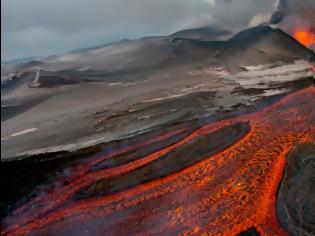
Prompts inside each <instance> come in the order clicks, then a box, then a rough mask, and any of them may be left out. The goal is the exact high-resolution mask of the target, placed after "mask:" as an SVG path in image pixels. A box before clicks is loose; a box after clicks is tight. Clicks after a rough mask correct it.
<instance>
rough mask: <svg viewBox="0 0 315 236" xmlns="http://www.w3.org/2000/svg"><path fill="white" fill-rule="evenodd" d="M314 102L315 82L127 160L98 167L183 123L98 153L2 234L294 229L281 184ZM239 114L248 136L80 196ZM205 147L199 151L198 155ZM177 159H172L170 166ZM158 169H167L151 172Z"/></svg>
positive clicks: (310, 130)
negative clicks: (182, 164) (280, 202)
mask: <svg viewBox="0 0 315 236" xmlns="http://www.w3.org/2000/svg"><path fill="white" fill-rule="evenodd" d="M314 104H315V88H314V87H310V88H307V89H304V90H301V91H299V92H296V93H293V94H291V95H288V96H287V97H285V98H283V99H282V100H280V101H278V102H276V103H274V104H273V105H270V106H269V107H266V108H264V109H261V110H260V111H258V112H255V113H251V114H244V115H241V116H239V117H236V118H231V119H226V120H221V121H216V122H213V123H210V124H207V125H204V126H202V127H200V128H199V129H197V130H195V131H193V132H192V133H190V134H189V135H188V136H186V137H185V138H182V139H181V140H179V141H176V142H174V143H173V144H171V145H169V146H166V147H162V148H161V149H159V150H157V151H153V152H152V153H151V154H149V155H144V156H139V158H138V159H136V160H132V161H130V162H127V163H124V164H122V165H120V166H115V167H111V168H104V169H101V170H99V169H97V170H96V171H91V168H93V166H95V165H97V164H98V163H100V162H102V161H104V160H108V159H109V158H115V155H118V154H119V153H122V152H126V151H128V150H134V149H142V148H145V147H148V146H150V145H154V144H155V143H156V142H158V141H162V140H167V139H170V138H172V137H173V136H175V135H177V134H178V133H180V132H182V130H181V131H180V130H179V131H174V132H170V133H166V134H164V135H161V136H158V137H156V138H154V139H152V140H149V141H146V142H144V143H139V144H137V145H133V146H131V147H130V148H127V149H125V150H117V151H114V152H113V153H111V154H108V155H105V156H101V157H91V158H90V159H88V160H86V162H85V163H83V164H79V165H78V166H74V167H73V172H72V176H69V175H65V176H61V177H60V176H59V177H58V178H56V180H55V182H53V183H50V184H47V186H46V188H43V189H49V191H46V192H41V193H39V194H38V195H37V196H35V197H34V198H33V199H30V200H29V201H28V202H26V203H25V204H24V205H22V206H21V207H20V208H18V209H16V210H15V211H14V212H13V213H12V215H10V216H8V217H7V218H6V219H4V221H3V222H2V227H1V230H2V235H50V234H53V235H105V234H106V235H134V234H135V235H150V234H159V235H173V234H176V235H178V234H180V235H203V234H207V235H227V236H230V235H237V234H238V233H240V232H242V231H245V230H247V229H249V228H251V227H255V228H256V229H257V231H258V232H259V233H260V234H261V235H287V233H286V232H285V230H284V229H283V228H282V227H281V225H280V224H279V222H278V220H277V217H276V211H275V207H276V206H275V203H276V192H277V187H278V184H279V182H280V180H281V176H282V171H283V168H284V165H285V156H286V154H287V153H288V152H289V150H290V149H291V148H292V147H294V146H295V145H297V144H300V143H304V142H315V136H314V135H315V107H314ZM239 122H246V123H248V124H249V125H250V130H249V131H248V132H247V134H246V135H245V136H242V138H240V139H239V140H237V141H236V142H234V143H233V144H232V145H230V146H229V147H228V148H226V149H225V150H223V151H219V152H217V153H215V154H212V155H208V156H205V158H204V159H202V161H200V162H197V163H195V164H193V165H191V166H189V167H187V168H185V169H182V170H181V171H178V172H175V173H171V174H169V175H167V176H164V177H162V178H155V179H150V180H149V181H147V182H142V183H141V184H138V185H137V186H132V187H130V188H125V189H123V190H120V191H118V192H115V193H112V194H104V195H100V196H99V197H88V198H85V199H75V198H74V196H75V194H76V193H78V192H79V191H82V190H83V189H88V190H91V189H92V187H91V186H93V184H95V183H96V182H98V181H100V180H103V179H106V178H113V177H117V176H121V175H123V174H126V173H130V172H135V173H136V174H135V176H134V177H135V178H136V179H139V178H140V177H142V175H141V168H144V167H145V166H147V165H149V164H150V163H153V162H158V161H159V160H161V159H163V158H164V159H165V157H166V155H168V157H171V158H172V157H174V158H181V155H178V153H180V150H181V149H180V148H181V147H183V146H185V145H187V144H188V143H190V142H193V145H198V138H200V137H204V136H205V135H207V134H210V135H211V133H214V132H220V130H221V129H223V128H224V127H226V126H228V125H232V124H236V123H239ZM196 140H197V141H196ZM186 150H187V149H186ZM198 154H199V153H191V158H195V157H196V156H197V155H198ZM173 163H174V162H173ZM171 164H172V159H170V162H169V164H168V166H164V167H165V168H170V167H169V166H171ZM155 171H159V170H158V169H155V170H150V173H154V172H155ZM130 181H133V180H132V179H130ZM112 184H115V182H113V183H112ZM101 187H102V186H101ZM103 187H104V186H103ZM105 187H106V188H107V187H108V186H105ZM100 191H101V189H100Z"/></svg>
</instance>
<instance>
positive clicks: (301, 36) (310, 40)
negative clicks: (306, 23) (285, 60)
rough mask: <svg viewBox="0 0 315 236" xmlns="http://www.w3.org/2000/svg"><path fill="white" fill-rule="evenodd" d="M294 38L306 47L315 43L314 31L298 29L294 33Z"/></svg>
mask: <svg viewBox="0 0 315 236" xmlns="http://www.w3.org/2000/svg"><path fill="white" fill-rule="evenodd" d="M294 38H295V39H296V40H297V41H299V42H300V43H301V44H303V45H304V46H306V47H311V46H312V45H315V33H313V32H312V31H306V30H297V31H296V32H295V33H294Z"/></svg>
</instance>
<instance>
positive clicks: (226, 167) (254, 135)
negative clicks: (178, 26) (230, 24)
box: [1, 25, 315, 235]
mask: <svg viewBox="0 0 315 236" xmlns="http://www.w3.org/2000/svg"><path fill="white" fill-rule="evenodd" d="M228 35H230V33H229V32H225V31H221V30H216V29H211V28H198V29H189V30H183V31H179V32H176V33H174V34H171V35H169V36H155V37H146V38H141V39H136V40H123V41H120V42H117V43H112V44H109V45H105V46H99V47H93V48H89V49H82V50H78V51H75V52H70V53H65V54H61V55H55V56H49V57H47V58H44V59H41V60H37V61H30V62H26V63H21V64H16V65H3V66H2V70H1V76H2V78H1V91H2V96H1V110H2V114H1V121H2V122H1V125H2V130H1V147H2V151H1V158H2V161H3V163H2V165H1V166H2V167H1V170H2V173H3V174H2V175H3V176H2V179H3V180H4V181H2V182H1V185H2V189H6V194H5V196H4V198H3V200H2V204H1V212H2V227H1V228H2V229H1V230H2V231H1V232H2V235H47V234H50V233H52V234H54V235H78V234H79V235H103V234H105V233H106V234H107V235H130V234H162V235H164V234H167V235H173V234H186V235H192V234H195V235H200V234H209V235H246V234H249V235H287V234H288V232H289V233H292V232H293V234H294V233H295V231H294V229H295V228H296V227H298V228H299V230H300V231H303V230H304V228H303V227H306V226H305V225H304V224H300V225H299V221H298V220H288V219H287V218H286V217H289V218H290V219H296V218H294V217H295V215H294V214H295V212H296V211H295V210H294V204H295V201H294V200H292V201H291V199H287V198H286V196H287V193H288V192H289V191H292V190H290V189H288V188H287V187H286V186H288V184H287V182H284V181H286V179H293V181H295V179H294V178H295V177H294V176H292V173H291V172H290V173H288V171H285V176H287V177H286V179H285V180H283V182H282V183H281V180H282V176H283V171H284V169H285V168H288V167H286V165H289V166H290V168H292V166H293V164H294V163H293V164H292V163H291V162H292V161H291V162H290V163H289V164H288V163H286V157H287V156H289V157H290V156H291V155H292V154H290V153H292V150H295V149H294V148H296V147H300V145H304V143H311V144H312V143H315V136H314V133H315V123H314V120H315V108H314V105H313V104H315V101H314V99H315V96H314V94H315V91H314V87H312V84H313V83H314V71H313V68H314V61H315V54H314V52H313V51H311V50H310V49H308V48H307V47H306V46H305V45H303V43H302V42H301V41H300V42H299V40H298V39H299V38H298V37H297V39H295V38H293V37H291V36H290V35H288V34H286V33H285V32H283V31H281V30H280V29H274V28H273V27H270V26H268V25H260V26H257V27H254V28H250V29H246V30H244V31H241V32H239V33H237V34H235V35H232V36H229V37H228ZM226 37H228V38H226ZM223 38H224V39H223ZM311 144H307V145H311ZM310 150H313V149H310ZM293 152H294V151H293ZM307 154H308V155H307V156H311V154H309V153H307ZM295 157H296V155H294V158H295ZM290 159H292V158H290ZM297 163H298V162H297ZM303 168H304V167H303ZM306 168H307V167H305V168H304V169H303V170H301V171H302V173H307V174H305V175H306V177H305V179H307V180H308V175H309V174H310V173H311V172H310V171H309V170H305V169H306ZM294 173H295V172H294ZM297 175H298V174H297ZM288 181H290V180H288ZM309 182H310V181H309ZM279 185H281V186H282V187H281V194H280V195H279V197H278V198H277V196H276V194H277V189H278V186H279ZM308 185H309V183H308V184H307V183H306V184H305V186H303V189H308ZM292 188H293V189H295V188H296V187H295V186H294V187H292ZM16 189H19V191H16ZM305 191H306V190H305ZM301 194H303V191H301ZM311 196H312V194H308V195H307V198H311ZM283 199H284V200H283ZM276 205H278V211H277V209H276V207H277V206H276ZM305 205H307V206H312V204H311V203H309V201H308V199H306V200H305ZM284 208H288V209H290V216H287V215H285V214H284V213H283V209H284ZM291 209H293V210H291ZM277 212H280V214H279V215H277V214H278V213H277ZM279 217H281V219H279ZM303 219H304V218H303ZM308 219H309V218H308ZM307 227H309V224H307ZM292 229H293V230H292ZM307 230H309V229H307ZM311 230H312V229H311ZM308 232H309V231H308Z"/></svg>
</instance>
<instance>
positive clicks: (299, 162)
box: [277, 143, 315, 236]
mask: <svg viewBox="0 0 315 236" xmlns="http://www.w3.org/2000/svg"><path fill="white" fill-rule="evenodd" d="M277 214H278V218H279V220H280V223H281V224H282V225H283V227H284V228H285V229H286V230H287V231H288V232H289V233H290V234H291V235H293V236H311V235H315V144H314V143H306V144H301V145H298V146H296V147H295V148H294V149H293V150H292V151H291V152H290V153H289V154H288V155H287V160H286V166H285V171H284V175H283V178H282V182H281V184H280V188H279V192H278V196H277Z"/></svg>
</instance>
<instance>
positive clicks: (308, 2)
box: [270, 0, 315, 33]
mask: <svg viewBox="0 0 315 236" xmlns="http://www.w3.org/2000/svg"><path fill="white" fill-rule="evenodd" d="M314 12H315V1H314V0H279V1H277V3H276V11H275V13H274V14H273V15H272V18H271V21H270V23H271V24H280V27H281V28H283V29H284V30H285V31H287V32H288V33H293V31H294V30H296V29H297V28H299V29H301V30H309V29H311V28H314V27H315V14H314Z"/></svg>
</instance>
